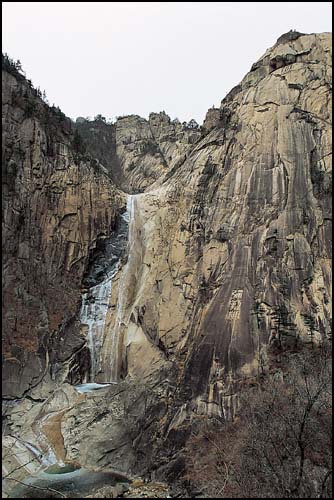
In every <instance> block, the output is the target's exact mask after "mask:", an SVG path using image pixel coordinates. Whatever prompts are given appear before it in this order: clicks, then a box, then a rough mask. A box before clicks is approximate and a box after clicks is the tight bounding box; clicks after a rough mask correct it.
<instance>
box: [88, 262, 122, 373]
mask: <svg viewBox="0 0 334 500" xmlns="http://www.w3.org/2000/svg"><path fill="white" fill-rule="evenodd" d="M117 270H118V265H117V266H115V268H114V269H113V271H112V272H111V273H110V275H109V276H108V277H107V279H105V280H104V281H102V282H101V283H99V284H98V285H96V286H93V287H91V288H90V289H89V290H88V292H86V293H84V294H83V296H82V306H81V312H80V321H81V323H82V324H84V325H87V326H88V332H87V341H88V347H89V352H90V359H91V363H90V381H91V382H94V380H95V376H96V374H97V373H98V371H99V364H100V351H101V346H102V341H103V331H104V325H105V320H106V316H107V311H108V304H109V298H110V293H111V284H112V279H113V277H114V276H115V274H116V272H117Z"/></svg>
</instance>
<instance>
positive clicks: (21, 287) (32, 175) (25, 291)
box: [2, 71, 126, 398]
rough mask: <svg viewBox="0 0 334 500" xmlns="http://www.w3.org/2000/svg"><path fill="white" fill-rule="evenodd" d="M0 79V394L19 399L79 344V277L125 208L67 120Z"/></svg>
mask: <svg viewBox="0 0 334 500" xmlns="http://www.w3.org/2000/svg"><path fill="white" fill-rule="evenodd" d="M2 78H3V81H2V85H3V96H2V98H3V108H2V109H3V164H2V165H3V166H2V181H3V334H4V352H3V354H4V367H3V370H4V371H3V383H4V385H3V395H4V396H5V397H10V398H16V397H21V396H22V395H23V394H24V393H25V392H26V391H27V390H29V389H30V388H31V387H34V386H36V385H37V384H38V383H39V382H40V381H41V380H42V379H43V377H45V376H47V377H54V376H55V373H54V372H55V371H57V369H58V368H59V369H60V370H63V367H64V366H65V365H66V363H67V362H68V360H69V359H70V358H71V357H72V356H73V354H74V353H75V352H76V351H78V350H80V349H82V347H83V346H84V344H85V339H84V338H83V337H82V336H81V335H80V334H79V333H78V332H79V326H80V325H79V324H78V310H79V309H80V305H81V282H82V277H83V274H84V272H85V270H86V268H87V266H88V261H89V255H90V252H93V251H94V248H96V246H97V244H98V242H101V241H102V240H103V239H105V238H107V237H108V236H110V235H111V233H112V231H113V229H114V226H115V221H116V215H117V213H118V212H119V211H120V210H121V209H123V210H124V207H125V204H126V200H125V196H124V194H123V193H120V192H119V191H118V190H117V189H116V188H115V186H114V184H113V183H112V181H111V180H110V178H109V177H108V175H107V172H106V171H105V170H103V168H101V167H99V166H97V165H94V166H93V165H92V162H87V161H84V160H80V157H79V156H78V155H76V153H75V152H74V150H73V147H72V139H73V132H72V130H71V124H70V123H69V120H68V119H66V118H65V117H64V116H61V114H59V113H58V114H57V112H56V111H54V110H52V109H49V108H48V106H47V105H45V104H44V103H43V102H42V100H41V99H39V98H38V97H36V95H34V93H33V91H32V89H31V88H30V87H29V85H28V84H27V82H26V81H24V80H23V81H22V80H18V79H16V78H15V77H14V76H13V75H11V74H9V73H7V72H4V71H3V75H2ZM82 354H83V353H82ZM51 372H52V373H51Z"/></svg>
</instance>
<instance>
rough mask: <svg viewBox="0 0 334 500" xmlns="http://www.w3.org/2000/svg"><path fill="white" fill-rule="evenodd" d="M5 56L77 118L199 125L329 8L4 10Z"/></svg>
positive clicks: (76, 6)
mask: <svg viewBox="0 0 334 500" xmlns="http://www.w3.org/2000/svg"><path fill="white" fill-rule="evenodd" d="M2 6H3V18H2V19H3V31H2V33H3V35H2V36H3V38H2V47H3V49H2V50H3V51H4V52H7V53H8V54H9V55H10V56H11V57H12V58H14V59H20V60H21V62H22V65H23V68H24V69H25V71H26V74H27V77H28V78H30V79H31V80H32V81H33V84H34V85H35V86H39V87H40V88H41V89H42V90H43V89H45V90H46V93H47V96H48V98H49V101H50V103H51V104H53V103H54V104H55V105H58V106H60V108H61V109H62V111H64V113H66V114H67V115H68V116H70V117H71V118H76V117H77V116H95V115H96V114H98V113H101V114H103V115H104V116H106V117H108V118H114V117H115V116H118V115H124V114H138V115H141V116H144V117H147V116H148V114H149V113H150V112H151V111H155V112H158V111H162V110H164V111H166V113H168V114H169V115H170V116H171V118H175V117H178V118H179V119H180V120H181V121H184V120H189V119H190V118H195V119H196V120H197V121H198V122H199V123H202V121H203V119H204V116H205V113H206V111H207V109H208V108H209V107H211V106H212V105H213V104H215V105H216V106H219V104H220V101H221V99H222V98H223V97H224V96H225V95H226V93H227V92H228V91H229V90H230V89H231V88H232V87H233V86H234V85H236V84H237V83H239V81H240V80H241V79H242V78H243V76H244V75H245V73H246V72H247V71H249V69H250V67H251V65H252V63H253V62H255V61H256V60H257V59H258V58H259V57H260V56H261V55H262V54H263V53H264V52H265V51H266V49H267V48H269V47H270V46H272V45H273V44H274V43H275V41H276V39H277V38H278V37H279V36H280V35H281V34H282V33H285V32H287V31H289V30H290V29H296V30H298V31H302V32H305V33H318V32H324V31H332V24H331V18H332V16H331V2H264V3H262V2H206V3H204V2H96V3H93V2H78V3H75V2H3V3H2Z"/></svg>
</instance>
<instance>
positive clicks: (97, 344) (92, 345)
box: [80, 195, 136, 383]
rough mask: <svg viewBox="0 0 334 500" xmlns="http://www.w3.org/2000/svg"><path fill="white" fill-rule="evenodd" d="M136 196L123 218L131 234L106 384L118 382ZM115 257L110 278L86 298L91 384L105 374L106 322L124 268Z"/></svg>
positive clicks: (84, 313) (84, 315) (129, 201)
mask: <svg viewBox="0 0 334 500" xmlns="http://www.w3.org/2000/svg"><path fill="white" fill-rule="evenodd" d="M135 196H136V195H128V198H127V210H126V212H125V213H124V214H123V215H122V216H121V217H122V219H123V221H124V222H125V223H126V225H127V226H128V232H127V241H128V260H127V263H126V265H125V267H124V269H123V270H122V274H121V278H120V282H119V291H118V300H117V309H116V319H115V327H114V329H113V332H112V333H111V338H110V346H111V348H110V357H109V364H110V365H111V368H110V369H108V370H107V371H106V373H105V377H106V378H107V380H105V381H104V382H107V383H109V382H116V381H117V379H118V371H119V370H118V359H119V356H118V349H119V328H120V325H121V324H122V321H123V316H124V308H125V306H126V299H127V290H126V282H127V276H128V273H129V267H130V261H131V256H132V252H131V249H132V246H133V241H134V237H133V228H134V207H135V203H134V200H135ZM111 246H113V245H111ZM111 257H112V258H113V264H112V266H111V270H110V271H109V273H108V275H107V277H106V278H105V279H104V280H103V281H102V282H101V283H99V284H97V285H95V286H92V287H90V288H89V289H88V291H87V292H86V293H84V294H83V295H82V305H81V311H80V321H81V324H83V325H86V326H87V327H88V331H87V344H88V348H89V352H90V358H91V368H90V374H89V381H90V382H95V379H96V376H97V374H98V373H99V372H100V371H101V354H102V344H103V340H104V337H105V335H104V328H105V321H106V316H107V312H108V307H109V300H110V295H111V289H112V282H113V278H114V276H115V275H116V274H117V272H118V270H119V265H120V259H118V260H117V262H116V263H115V257H116V256H115V255H112V256H111ZM110 358H111V359H110ZM109 372H110V373H109Z"/></svg>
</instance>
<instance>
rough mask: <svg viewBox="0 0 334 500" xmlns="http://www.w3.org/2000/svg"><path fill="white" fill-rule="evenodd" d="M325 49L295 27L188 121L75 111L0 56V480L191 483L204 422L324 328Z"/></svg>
mask: <svg viewBox="0 0 334 500" xmlns="http://www.w3.org/2000/svg"><path fill="white" fill-rule="evenodd" d="M331 64H332V61H331V35H330V34H329V33H322V34H309V35H306V34H302V33H298V32H295V31H291V32H288V33H286V34H284V35H282V36H281V37H280V38H279V39H278V40H277V42H276V43H275V45H274V46H273V47H271V48H270V49H268V50H267V51H266V52H265V54H264V55H263V56H262V57H261V58H260V59H259V60H258V61H257V62H255V63H254V64H253V65H252V67H251V69H250V71H249V72H248V73H247V75H246V76H245V77H244V79H243V80H242V81H241V82H240V84H238V85H237V86H236V87H234V88H233V89H232V90H231V91H230V92H229V93H228V94H227V95H226V97H225V98H224V99H223V100H222V102H221V106H220V107H219V108H212V109H209V110H208V112H207V115H206V118H205V120H204V122H203V124H202V125H201V126H198V125H197V124H196V123H195V122H194V121H192V122H189V123H186V122H184V123H180V122H179V120H177V119H175V120H171V119H170V118H169V116H167V114H166V113H165V112H161V113H151V114H150V116H149V118H148V119H144V118H141V117H139V116H137V115H130V116H124V117H119V118H118V119H117V120H116V121H115V123H106V122H105V121H103V120H101V119H95V120H91V121H89V120H86V119H83V118H79V119H78V120H77V121H76V122H75V123H74V122H72V121H71V120H70V119H69V118H67V117H66V116H65V115H64V114H63V113H62V112H61V111H60V110H59V108H56V107H54V106H53V107H50V106H49V105H48V104H46V103H45V102H44V101H43V100H42V99H41V97H40V96H39V95H38V93H37V92H36V90H35V89H34V88H33V87H32V85H31V82H30V83H29V80H27V79H26V78H25V76H23V74H22V73H21V72H20V71H18V70H17V69H15V67H13V65H12V64H11V63H10V61H8V58H7V59H6V57H5V58H4V56H3V68H2V83H3V90H2V92H3V105H2V114H3V159H2V182H3V387H2V390H3V422H4V423H3V495H4V496H5V497H10V498H21V497H20V496H17V495H20V494H22V492H23V493H24V494H25V495H27V496H24V498H35V496H34V495H37V497H40V498H53V497H60V496H67V495H68V494H69V491H70V492H71V493H72V494H74V497H73V498H75V497H80V496H81V495H83V496H86V495H87V496H89V495H90V496H91V497H94V496H93V494H94V492H95V493H96V491H97V490H98V489H99V488H101V487H102V486H106V485H107V486H110V488H112V489H113V494H114V495H116V493H117V491H118V493H119V494H122V495H123V494H124V495H125V496H126V490H127V489H128V488H129V483H130V482H131V481H133V480H136V478H139V477H140V478H142V479H140V480H141V481H142V484H144V479H145V480H146V481H148V482H149V483H150V484H157V485H160V486H161V485H162V484H163V485H165V486H164V487H162V486H161V488H162V489H163V488H165V489H163V496H166V497H167V496H169V497H171V496H175V497H176V496H179V497H180V496H181V497H187V496H186V495H187V493H188V495H191V496H192V497H200V496H203V495H204V493H203V491H202V493H201V492H199V493H198V494H196V491H197V489H198V488H199V486H198V484H197V483H198V478H197V477H195V478H194V476H197V472H196V473H194V471H193V469H192V468H191V456H192V453H193V452H192V451H191V450H193V448H191V447H192V446H195V448H196V446H197V445H196V439H200V438H199V436H201V432H202V429H203V428H204V427H205V429H206V431H205V432H218V431H217V429H219V432H226V433H227V434H226V436H225V438H224V439H225V441H224V442H226V443H228V442H229V441H228V439H232V438H231V436H232V437H233V436H235V434H237V435H238V436H245V435H246V434H247V429H248V427H247V425H248V423H249V422H248V421H247V418H248V417H246V415H248V413H247V411H249V408H251V403H250V401H254V404H256V401H257V399H256V398H258V397H259V396H258V394H259V393H261V390H260V387H261V384H262V383H263V384H268V386H270V387H271V388H275V387H283V386H284V387H288V386H289V380H290V379H289V377H290V374H291V373H294V370H295V369H296V366H297V367H300V366H301V365H302V363H301V362H299V361H298V360H299V359H301V358H299V356H304V353H305V352H311V353H312V356H313V355H314V353H318V352H319V353H320V352H322V348H323V346H328V345H329V344H330V343H331V292H332V274H331V270H332V266H331V257H332V253H331V252H332V243H331V242H332V237H331V235H332V232H331V222H332V211H331V206H332V205H331V151H332V143H331ZM319 356H320V354H319ZM319 359H320V357H319ZM319 365H320V363H319ZM291 366H292V367H293V368H291ZM314 378H315V377H314ZM278 384H282V385H278ZM284 384H286V385H284ZM291 387H292V386H291ZM326 387H327V386H326ZM326 390H327V389H326ZM252 391H254V392H252ZM262 392H265V391H264V390H263V391H262ZM278 392H284V390H283V389H282V390H281V389H280V390H279V391H278ZM249 394H250V396H247V397H249V399H248V400H247V401H248V402H246V404H245V395H249ZM326 404H327V403H326ZM326 408H327V407H326ZM255 413H256V412H255ZM297 413H298V412H296V414H297ZM243 414H244V416H243ZM328 414H329V412H327V413H325V416H324V417H323V418H324V419H325V418H327V415H328ZM296 418H297V417H296ZM321 418H322V417H321ZM268 422H269V420H268ZM326 422H327V421H326ZM233 425H235V426H238V425H240V428H239V427H233ZM266 425H267V426H268V425H269V424H266ZM258 428H260V427H259V425H258ZM235 429H237V430H235ZM248 434H249V435H250V433H249V432H248ZM207 436H211V434H210V435H209V434H207ZM210 439H212V438H211V437H210ZM245 440H246V438H245ZM203 442H204V443H205V446H207V445H208V442H209V438H207V439H206V441H205V440H204V441H203ZM235 442H238V440H237V438H236V440H235ZM194 443H195V444H194ZM326 443H327V442H326ZM203 446H204V445H203ZM326 446H327V444H326ZM326 446H325V445H323V446H322V448H323V449H325V448H326ZM233 447H234V441H233V442H232V444H231V445H230V449H232V448H233ZM203 449H204V448H203ZM326 449H327V448H326ZM289 453H290V451H289ZM291 453H292V452H291ZM293 453H294V452H293ZM319 453H320V452H319ZM326 456H327V455H326ZM312 457H313V455H312V453H311V452H310V453H309V454H307V453H306V458H305V460H306V466H307V467H310V469H311V470H312V473H308V474H309V477H310V483H311V482H312V481H313V484H318V486H317V488H318V489H319V488H321V486H319V485H321V484H322V481H324V479H323V477H326V474H327V473H328V470H330V467H329V465H328V463H327V462H325V461H324V459H323V461H321V460H320V459H319V457H318V462H317V461H316V459H314V457H313V458H312ZM289 460H290V459H289ZM291 460H292V459H291ZM312 460H314V461H313V462H312ZM226 463H227V462H226ZM298 463H299V462H298ZM306 466H305V467H306ZM234 467H236V465H234ZM296 467H297V466H296ZM62 469H63V471H65V472H64V474H57V473H55V472H54V471H58V472H59V470H62ZM224 470H225V469H224ZM293 470H294V469H293ZM296 470H297V469H296ZM48 471H49V473H48ZM224 473H225V472H224ZM67 474H68V475H69V476H68V478H69V479H68V481H74V483H73V484H75V485H76V486H75V489H74V491H73V487H72V490H68V489H67V488H68V484H67V483H66V476H67ZM192 474H193V476H192ZM249 474H250V472H249ZM312 474H314V476H313V475H312ZM52 475H53V477H50V476H52ZM245 475H246V473H245ZM56 476H57V477H56ZM60 476H62V478H60ZM231 476H232V482H233V481H234V479H233V478H234V476H233V474H231ZM296 476H297V472H296V473H295V477H296ZM235 477H237V476H235ZM250 477H251V476H250ZM143 478H144V479H143ZM319 478H320V479H319ZM196 481H197V482H196ZM227 481H230V478H229V477H228V478H227V479H226V484H230V483H227ZM250 482H252V481H250ZM22 483H23V484H22ZM253 483H254V482H253ZM27 484H31V485H32V486H31V489H29V486H24V485H27ZM80 484H81V486H80ZM233 484H234V483H233ZM235 484H237V481H236V483H235ZM238 484H239V483H238ZM34 485H35V490H34V489H33V486H34ZM194 485H196V487H195V486H194ZM160 486H159V487H160ZM239 486H240V485H239ZM239 486H238V487H239ZM117 487H118V488H121V489H118V490H117ZM233 487H235V488H237V486H235V485H234V486H233ZM326 487H327V486H326ZM20 488H21V489H20ZM22 488H25V489H22ZM38 488H40V489H38ZM45 488H46V490H47V491H48V495H50V496H46V497H45V496H38V495H42V494H43V493H41V491H44V494H45V491H46V490H45ZM115 488H116V489H115ZM122 488H123V489H122ZM231 488H232V486H231ZM298 488H301V486H298ZM43 489H44V490H43ZM323 489H324V491H325V486H324V487H323ZM231 491H232V489H231ZM233 491H235V490H233ZM233 491H232V492H233ZM300 491H301V490H298V492H299V493H298V494H300ZM317 491H318V490H317ZM319 491H320V490H319ZM326 491H327V490H326ZM92 492H93V493H92ZM115 492H116V493H115ZM109 494H111V493H110V492H109ZM231 494H232V493H231ZM233 494H235V496H238V493H233ZM29 495H30V496H29ZM294 495H295V496H296V494H295V493H293V492H292V493H291V496H290V497H291V498H292V497H294ZM305 495H306V494H305ZM301 496H302V495H301ZM68 497H69V498H72V497H71V496H68ZM109 497H110V498H111V496H109ZM107 498H108V496H107Z"/></svg>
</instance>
